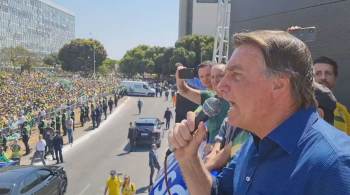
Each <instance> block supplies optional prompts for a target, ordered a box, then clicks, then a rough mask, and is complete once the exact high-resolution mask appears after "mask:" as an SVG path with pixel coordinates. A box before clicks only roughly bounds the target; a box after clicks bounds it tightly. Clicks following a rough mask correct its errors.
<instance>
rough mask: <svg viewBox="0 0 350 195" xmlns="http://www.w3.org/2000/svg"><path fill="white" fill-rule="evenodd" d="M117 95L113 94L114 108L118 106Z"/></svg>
mask: <svg viewBox="0 0 350 195" xmlns="http://www.w3.org/2000/svg"><path fill="white" fill-rule="evenodd" d="M118 101H119V95H118V94H117V93H115V94H114V107H117V106H118Z"/></svg>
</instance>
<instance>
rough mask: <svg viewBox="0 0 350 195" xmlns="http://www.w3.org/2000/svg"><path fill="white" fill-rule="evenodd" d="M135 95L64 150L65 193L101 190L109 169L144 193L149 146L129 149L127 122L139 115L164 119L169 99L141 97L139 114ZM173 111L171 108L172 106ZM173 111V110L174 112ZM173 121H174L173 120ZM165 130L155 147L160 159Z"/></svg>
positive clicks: (74, 194) (75, 194)
mask: <svg viewBox="0 0 350 195" xmlns="http://www.w3.org/2000/svg"><path fill="white" fill-rule="evenodd" d="M137 100H138V97H128V99H127V100H126V101H125V102H124V103H123V104H122V105H120V106H119V107H118V108H117V109H116V110H115V111H114V112H113V113H112V114H111V115H110V116H109V117H108V118H107V120H106V121H104V122H103V123H102V124H101V126H100V127H99V128H98V129H96V130H91V131H89V132H88V133H87V134H86V135H84V136H82V137H81V138H79V139H78V140H75V142H74V143H73V146H72V147H70V146H67V147H65V148H64V150H63V155H64V161H65V163H64V164H63V166H64V168H65V170H66V172H67V175H68V189H67V194H68V195H90V194H91V195H98V194H103V192H104V188H105V183H106V180H107V178H108V176H109V171H110V170H112V169H114V170H116V171H117V172H120V173H123V174H127V175H129V176H130V177H131V180H132V182H134V183H135V184H136V188H137V194H147V185H148V183H149V167H148V149H149V148H148V147H142V146H141V147H137V148H136V149H135V150H133V151H132V152H130V153H128V148H129V145H128V140H127V133H128V127H129V122H130V121H134V120H135V119H137V118H138V117H140V116H141V117H159V118H160V119H161V120H163V119H162V118H163V114H164V111H165V109H166V107H170V108H171V101H170V100H169V101H167V102H166V101H165V99H164V97H163V98H149V97H142V100H143V102H144V106H143V109H142V114H141V115H138V114H137V113H138V109H137V105H136V104H137V103H136V102H137ZM172 111H173V109H172ZM173 114H174V113H173ZM172 124H173V121H172ZM167 146H168V144H167V131H165V133H164V137H163V138H162V144H161V147H160V149H159V150H158V154H159V157H160V159H161V160H163V159H164V154H165V151H166V149H167Z"/></svg>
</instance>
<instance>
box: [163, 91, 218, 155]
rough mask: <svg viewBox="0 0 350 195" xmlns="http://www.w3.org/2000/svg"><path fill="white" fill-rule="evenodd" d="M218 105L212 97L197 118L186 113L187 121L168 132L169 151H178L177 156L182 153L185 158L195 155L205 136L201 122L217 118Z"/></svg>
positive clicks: (192, 114) (216, 100)
mask: <svg viewBox="0 0 350 195" xmlns="http://www.w3.org/2000/svg"><path fill="white" fill-rule="evenodd" d="M220 105H221V102H220V100H219V99H217V98H214V97H212V98H208V99H207V100H206V101H205V102H204V104H203V109H202V111H201V112H200V113H198V115H197V116H196V115H195V113H194V112H188V113H187V119H186V120H183V121H182V122H181V123H177V124H176V125H175V127H174V129H173V130H171V131H170V132H169V138H168V139H169V144H170V146H171V151H174V150H179V151H177V152H176V153H177V154H179V153H184V155H186V156H187V155H191V154H195V155H197V151H198V147H199V145H200V143H201V142H202V140H203V139H204V137H205V135H206V128H205V126H204V123H203V122H205V121H207V120H208V119H209V118H211V117H215V116H217V115H218V114H219V113H220V112H221V107H220ZM201 122H202V123H201ZM184 150H186V151H184ZM176 156H178V155H176ZM180 156H181V155H180ZM180 158H181V157H180ZM178 160H179V159H178Z"/></svg>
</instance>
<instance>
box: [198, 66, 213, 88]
mask: <svg viewBox="0 0 350 195" xmlns="http://www.w3.org/2000/svg"><path fill="white" fill-rule="evenodd" d="M210 69H211V68H210V66H205V67H202V68H200V69H198V76H199V79H200V80H201V82H202V83H203V85H204V86H206V87H208V89H212V86H211V82H210Z"/></svg>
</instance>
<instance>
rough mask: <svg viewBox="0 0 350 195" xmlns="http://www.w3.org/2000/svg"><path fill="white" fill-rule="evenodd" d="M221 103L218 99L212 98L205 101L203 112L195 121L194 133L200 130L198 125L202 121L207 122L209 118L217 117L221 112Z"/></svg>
mask: <svg viewBox="0 0 350 195" xmlns="http://www.w3.org/2000/svg"><path fill="white" fill-rule="evenodd" d="M220 105H221V101H220V99H218V98H215V97H211V98H208V99H206V100H205V102H204V104H203V106H202V110H201V111H200V112H199V113H198V115H197V116H196V118H195V120H194V131H193V132H192V133H191V134H193V133H194V132H195V130H196V129H198V125H199V123H200V122H201V121H203V122H206V121H207V120H208V119H209V118H212V117H215V116H217V115H219V114H220V112H221V107H220Z"/></svg>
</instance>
